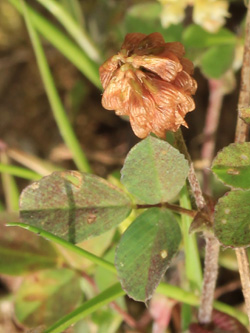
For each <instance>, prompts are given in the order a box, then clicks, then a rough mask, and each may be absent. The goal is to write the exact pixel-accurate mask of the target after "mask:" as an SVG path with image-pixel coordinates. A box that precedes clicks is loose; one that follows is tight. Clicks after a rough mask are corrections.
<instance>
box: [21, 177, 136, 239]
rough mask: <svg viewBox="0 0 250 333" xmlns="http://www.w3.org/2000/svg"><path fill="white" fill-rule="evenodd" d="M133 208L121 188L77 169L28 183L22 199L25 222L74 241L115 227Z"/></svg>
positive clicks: (22, 216) (22, 215)
mask: <svg viewBox="0 0 250 333" xmlns="http://www.w3.org/2000/svg"><path fill="white" fill-rule="evenodd" d="M130 211H131V202H130V199H129V198H128V197H127V196H126V195H125V194H124V193H123V192H122V191H121V190H119V189H118V188H116V187H115V186H113V185H111V184H109V183H108V182H107V181H106V180H104V179H102V178H100V177H97V176H95V175H90V174H85V173H80V172H77V171H65V172H54V173H52V174H51V175H50V176H47V177H44V178H43V179H41V180H40V181H38V182H35V183H33V184H32V185H30V186H28V187H27V188H26V189H25V190H24V191H23V192H22V195H21V198H20V216H21V220H22V221H23V222H24V223H27V224H30V225H33V226H36V227H39V228H41V229H44V230H46V231H49V232H51V233H53V234H55V235H57V236H59V237H61V238H63V239H66V240H68V241H70V242H72V243H78V242H80V241H82V240H84V239H87V238H89V237H92V236H97V235H100V234H102V233H104V232H105V231H107V230H109V229H111V228H113V227H115V226H116V225H117V224H119V223H120V222H122V221H123V220H124V219H125V218H126V217H127V216H128V214H129V213H130Z"/></svg>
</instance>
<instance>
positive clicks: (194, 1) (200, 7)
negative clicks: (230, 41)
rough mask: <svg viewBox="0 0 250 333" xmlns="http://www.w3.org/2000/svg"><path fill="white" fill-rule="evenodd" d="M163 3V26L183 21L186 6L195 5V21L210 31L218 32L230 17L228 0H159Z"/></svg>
mask: <svg viewBox="0 0 250 333" xmlns="http://www.w3.org/2000/svg"><path fill="white" fill-rule="evenodd" d="M158 1H159V2H160V3H161V4H162V6H163V7H162V12H161V23H162V26H163V27H165V28H166V27H168V26H169V25H171V24H177V23H179V22H181V21H182V20H183V19H184V17H185V8H186V7H187V6H193V7H194V9H193V21H194V22H195V23H196V24H199V25H201V26H202V27H203V28H204V29H205V30H207V31H209V32H216V31H218V30H219V28H220V27H221V26H223V25H224V23H225V20H226V18H227V17H229V16H230V15H229V13H228V6H229V3H228V1H225V0H179V1H178V0H158Z"/></svg>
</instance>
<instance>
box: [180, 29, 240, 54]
mask: <svg viewBox="0 0 250 333" xmlns="http://www.w3.org/2000/svg"><path fill="white" fill-rule="evenodd" d="M183 43H184V45H185V46H186V47H188V48H189V47H192V48H205V47H211V46H216V45H218V46H221V45H228V44H233V45H235V43H236V36H235V34H233V33H232V32H230V31H229V30H227V29H225V28H222V29H220V30H219V31H218V32H216V33H211V32H208V31H206V30H204V29H202V28H201V27H200V26H199V25H196V24H191V25H189V26H188V27H187V28H186V29H185V31H184V33H183ZM223 56H224V55H223Z"/></svg>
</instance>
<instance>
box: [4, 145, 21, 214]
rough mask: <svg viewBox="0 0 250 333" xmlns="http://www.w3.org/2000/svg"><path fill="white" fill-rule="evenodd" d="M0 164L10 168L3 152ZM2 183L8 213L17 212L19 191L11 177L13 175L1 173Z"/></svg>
mask: <svg viewBox="0 0 250 333" xmlns="http://www.w3.org/2000/svg"><path fill="white" fill-rule="evenodd" d="M0 162H3V165H5V166H6V167H7V169H8V168H11V165H9V164H8V163H9V158H8V156H7V154H6V152H5V151H2V152H1V153H0ZM1 164H2V163H0V172H3V171H2V170H1ZM1 178H2V183H3V190H4V195H5V202H6V207H7V210H8V211H11V212H12V211H14V212H15V211H18V208H19V190H18V187H17V184H16V181H15V179H14V177H13V175H11V174H8V173H5V172H3V173H2V177H1Z"/></svg>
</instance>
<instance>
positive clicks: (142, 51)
mask: <svg viewBox="0 0 250 333" xmlns="http://www.w3.org/2000/svg"><path fill="white" fill-rule="evenodd" d="M164 45H165V41H164V38H163V37H162V35H161V34H160V33H159V32H153V33H151V34H149V35H147V36H145V38H143V39H142V40H141V41H140V42H139V43H138V45H137V47H136V48H135V49H134V53H135V54H137V55H146V54H155V53H156V54H157V53H160V52H161V51H162V50H163V47H164Z"/></svg>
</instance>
